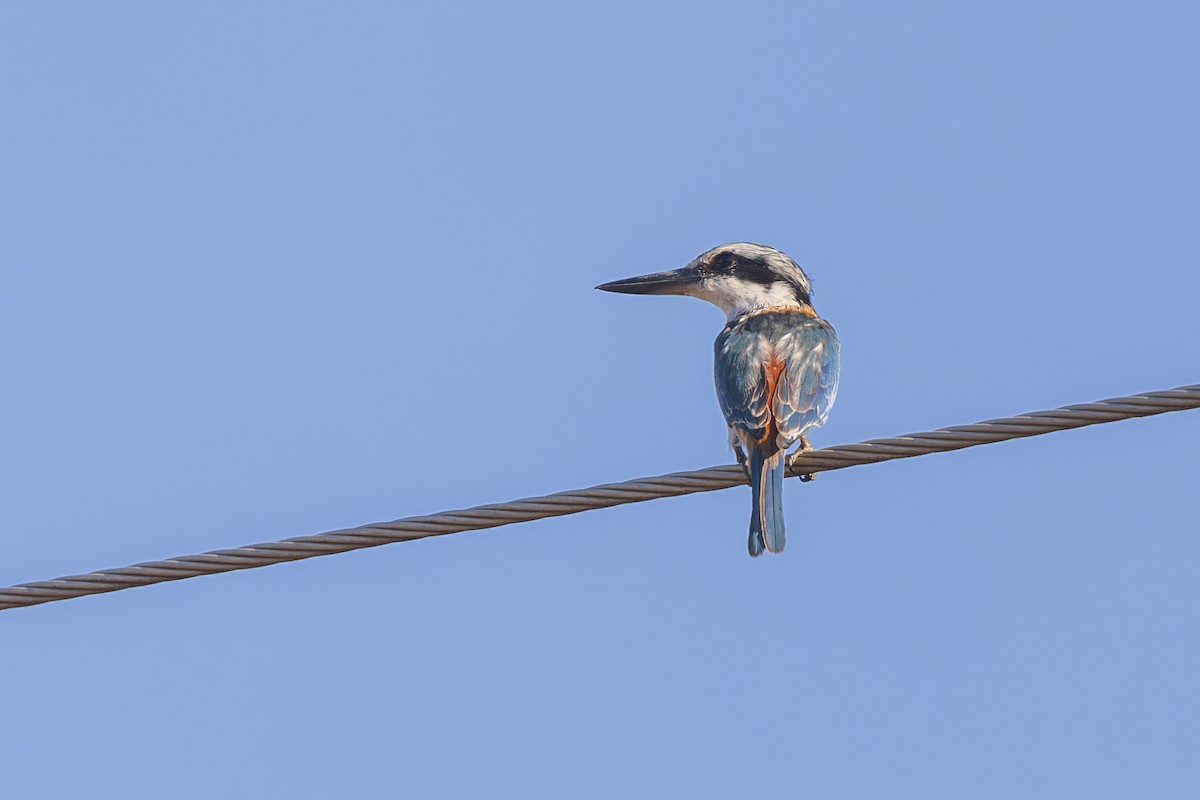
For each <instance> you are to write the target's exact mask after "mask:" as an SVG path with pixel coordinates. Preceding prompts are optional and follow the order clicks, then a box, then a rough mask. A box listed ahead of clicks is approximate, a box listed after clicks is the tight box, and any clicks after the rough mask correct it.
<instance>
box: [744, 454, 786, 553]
mask: <svg viewBox="0 0 1200 800" xmlns="http://www.w3.org/2000/svg"><path fill="white" fill-rule="evenodd" d="M783 457H784V451H783V450H781V449H779V450H776V451H775V452H774V453H772V454H770V455H767V454H766V453H765V452H764V451H763V449H762V448H760V447H752V448H751V449H750V496H751V498H752V502H751V506H750V542H749V550H750V555H752V556H759V555H762V553H763V551H764V550H766V551H769V552H771V553H778V552H781V551H782V550H783V546H784V544H786V541H785V539H784V533H783V474H784V464H783Z"/></svg>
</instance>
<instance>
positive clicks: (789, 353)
mask: <svg viewBox="0 0 1200 800" xmlns="http://www.w3.org/2000/svg"><path fill="white" fill-rule="evenodd" d="M776 349H777V351H778V352H779V353H780V354H781V355H782V356H783V360H784V368H783V371H782V372H781V373H780V375H779V381H778V385H777V386H776V389H775V403H774V408H773V409H772V410H773V411H774V413H775V424H776V425H778V426H779V444H780V446H781V447H783V448H785V449H786V448H787V447H790V446H791V445H792V444H794V443H795V442H796V440H798V439H799V438H800V437H801V436H802V435H803V434H804V432H805V431H807V430H808V429H809V428H812V427H813V426H816V425H824V424H825V420H826V419H828V417H829V409H831V408H832V407H833V401H834V400H836V399H837V388H838V377H839V373H840V371H841V345H840V344H839V343H838V338H837V334H836V333H835V332H834V330H833V327H832V326H830V325H829V324H828V323H824V322H822V324H821V325H812V326H805V327H802V328H798V329H796V330H795V332H794V333H792V334H790V335H787V336H784V337H783V338H782V339H781V340H780V341H779V343H778V345H776Z"/></svg>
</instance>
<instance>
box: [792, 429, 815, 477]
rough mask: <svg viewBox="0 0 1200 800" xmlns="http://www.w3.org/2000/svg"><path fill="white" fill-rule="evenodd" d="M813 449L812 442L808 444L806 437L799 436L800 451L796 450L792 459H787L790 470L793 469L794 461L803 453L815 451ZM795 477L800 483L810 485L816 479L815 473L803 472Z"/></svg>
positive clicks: (794, 466)
mask: <svg viewBox="0 0 1200 800" xmlns="http://www.w3.org/2000/svg"><path fill="white" fill-rule="evenodd" d="M815 449H816V448H814V447H813V446H812V442H810V441H809V440H808V437H807V436H805V435H803V434H801V435H800V449H799V450H797V451H796V452H794V453H792V457H791V458H789V459H788V466H789V467H791V468H792V469H795V468H796V461H797V460H798V459H799V458H800V457H801V456H803V455H804V454H805V453H807V452H809V451H810V450H815ZM796 477H798V478H799V479H800V482H801V483H811V482H812V481H815V480H816V479H817V473H815V472H803V473H801V474H800V475H797V476H796Z"/></svg>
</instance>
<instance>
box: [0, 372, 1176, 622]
mask: <svg viewBox="0 0 1200 800" xmlns="http://www.w3.org/2000/svg"><path fill="white" fill-rule="evenodd" d="M1189 408H1200V384H1196V385H1192V386H1181V387H1179V388H1177V389H1169V390H1166V391H1161V392H1147V393H1146V394H1139V395H1133V396H1131V397H1115V398H1112V399H1109V400H1100V401H1098V402H1095V403H1082V404H1079V405H1072V406H1063V407H1062V408H1055V409H1052V410H1049V411H1034V412H1032V413H1029V414H1020V415H1018V416H1015V417H1004V418H1002V419H991V420H985V421H984V422H977V423H975V424H974V425H955V426H952V427H949V428H940V429H938V430H935V431H925V432H923V433H910V434H907V435H905V436H893V437H891V438H887V439H869V440H867V441H864V442H858V443H857V444H844V445H837V446H834V447H827V448H825V449H823V450H811V451H808V452H806V453H803V454H801V455H800V456H798V457H797V458H796V459H794V461H793V462H792V464H791V465H790V466H789V470H788V472H789V474H790V475H804V474H809V473H816V472H826V471H829V470H835V469H845V468H846V467H853V466H858V465H860V464H876V463H879V462H881V461H891V460H893V459H897V458H912V457H914V456H923V455H928V454H930V453H944V452H948V451H951V450H961V449H963V448H965V447H975V446H976V445H981V444H992V443H994V442H1002V441H1005V440H1007V439H1019V438H1023V437H1026V436H1040V435H1042V434H1044V433H1051V432H1053V431H1061V430H1068V429H1071V428H1081V427H1084V426H1085V425H1097V424H1100V423H1105V422H1115V421H1117V420H1122V419H1130V418H1133V417H1148V416H1151V415H1154V414H1165V413H1167V412H1169V411H1182V410H1184V409H1189ZM745 483H746V478H745V475H744V474H743V472H742V469H741V467H739V466H736V465H731V466H722V467H709V468H708V469H701V470H694V471H691V472H675V473H672V474H669V475H660V476H658V477H653V478H638V479H636V480H631V481H625V482H623V483H607V484H602V485H600V486H593V487H591V488H588V489H578V490H574V491H568V492H558V493H556V494H551V495H547V496H545V497H531V498H528V499H525V500H515V501H513V502H510V503H496V504H494V505H486V506H476V507H475V508H466V509H461V510H457V511H446V512H443V513H441V514H430V515H428V516H420V517H407V518H404V519H398V520H394V521H392V522H377V523H374V524H371V525H363V526H361V527H357V528H345V529H342V530H336V531H329V532H327V533H320V534H316V535H313V536H299V537H296V538H293V539H284V540H283V541H278V542H264V543H262V544H252V545H247V546H245V547H235V548H232V549H228V550H213V551H211V552H207V553H199V554H197V555H190V556H179V557H177V558H168V559H166V560H164V561H148V562H146V563H143V564H134V565H132V566H128V567H119V568H116V569H106V570H100V571H98V572H89V573H87V574H85V575H71V576H68V577H64V578H56V579H54V580H49V581H36V582H33V583H22V584H18V585H16V586H10V587H7V588H3V589H0V611H2V610H6V609H10V608H21V607H24V606H33V605H38V604H41V603H51V602H54V601H56V600H67V599H70V598H73V597H82V596H84V595H89V594H101V593H104V592H115V591H119V590H121V589H132V588H134V587H137V586H148V585H150V584H153V583H163V582H166V581H177V580H182V579H184V578H195V577H198V576H200V575H213V574H216V573H219V572H232V571H233V570H239V569H252V568H255V567H265V566H269V565H271V564H280V563H283V562H285V561H298V560H300V559H303V558H312V557H314V556H326V555H332V554H334V553H344V552H347V551H350V550H358V549H361V548H364V547H378V546H379V545H384V544H391V543H392V542H407V541H412V540H414V539H424V538H426V537H429V536H442V535H445V534H448V533H460V532H462V531H473V530H483V529H485V528H495V527H497V526H500V525H511V524H512V523H515V522H528V521H530V520H535V519H544V518H546V517H560V516H564V515H567V514H578V513H579V512H581V511H589V510H592V509H597V508H608V507H610V506H617V505H623V504H626V503H641V502H644V501H646V500H656V499H659V498H663V497H676V496H678V495H684V494H693V493H696V492H713V491H717V490H718V489H728V488H730V487H731V486H737V485H739V484H745Z"/></svg>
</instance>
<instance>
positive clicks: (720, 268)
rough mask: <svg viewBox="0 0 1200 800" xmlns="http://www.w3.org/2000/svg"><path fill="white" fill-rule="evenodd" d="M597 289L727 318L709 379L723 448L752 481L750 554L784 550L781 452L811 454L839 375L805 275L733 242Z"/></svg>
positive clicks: (832, 343) (770, 253) (833, 342)
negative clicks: (675, 299)
mask: <svg viewBox="0 0 1200 800" xmlns="http://www.w3.org/2000/svg"><path fill="white" fill-rule="evenodd" d="M596 288H597V289H602V290H604V291H606V292H621V293H624V294H677V295H686V296H688V297H698V298H700V299H701V300H707V301H708V302H710V303H712V304H713V305H715V306H717V307H718V308H720V309H721V310H722V311H723V312H725V317H726V322H725V327H724V329H723V330H722V331H721V333H720V335H719V336H717V341H716V343H715V344H714V346H713V350H714V357H715V358H714V360H715V369H714V373H715V378H716V384H717V400H718V402H719V403H720V404H721V411H722V412H723V413H724V415H725V422H726V423H727V424H728V426H729V445H730V447H732V448H733V452H734V455H735V456H736V457H737V460H738V464H740V465H741V467H742V469H743V470H744V471H745V472H746V478H747V480H748V481H749V482H750V494H751V498H752V505H751V507H750V542H749V550H750V555H751V556H755V557H757V556H759V555H762V553H763V552H764V551H766V552H771V553H778V552H780V551H782V550H783V546H784V542H785V540H784V529H783V478H784V474H785V472H786V469H787V463H786V459H787V451H788V448H790V447H791V446H792V445H794V444H796V443H797V442H799V443H800V449H799V450H798V451H797V454H799V453H801V452H804V451H806V450H811V449H812V445H811V444H810V443H809V441H808V436H807V435H806V434H807V432H808V430H809V429H810V428H813V427H815V426H818V425H824V424H825V419H826V418H827V417H828V416H829V409H830V408H831V407H832V406H833V401H834V399H835V398H836V397H837V387H838V373H839V371H840V368H841V366H840V354H841V345H840V344H839V342H838V337H837V332H836V331H835V330H834V329H833V326H832V325H830V324H829V323H828V322H826V321H825V320H823V319H821V318H820V317H819V316H817V312H816V311H814V310H813V306H812V284H811V283H810V282H809V279H808V276H807V275H806V274H805V273H804V270H802V269H801V268H800V266H799V265H798V264H796V262H795V261H793V260H792V259H791V258H789V257H788V256H787V255H785V254H784V253H782V252H780V251H779V250H776V249H775V248H773V247H767V246H766V245H761V244H752V243H750V242H734V243H732V244H723V245H721V246H719V247H714V248H713V249H712V250H709V251H708V252H706V253H702V254H701V255H700V256H698V257H697V258H696V259H695V260H694V261H692V262H691V263H690V264H688V265H687V266H686V267H683V268H682V269H674V270H668V271H666V272H656V273H653V274H651V275H641V276H638V277H636V278H626V279H625V280H620V281H612V282H611V283H604V284H601V285H599V286H597V287H596ZM792 458H793V459H794V458H795V456H792ZM813 477H814V476H813V475H802V476H801V480H806V481H807V480H812V479H813Z"/></svg>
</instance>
